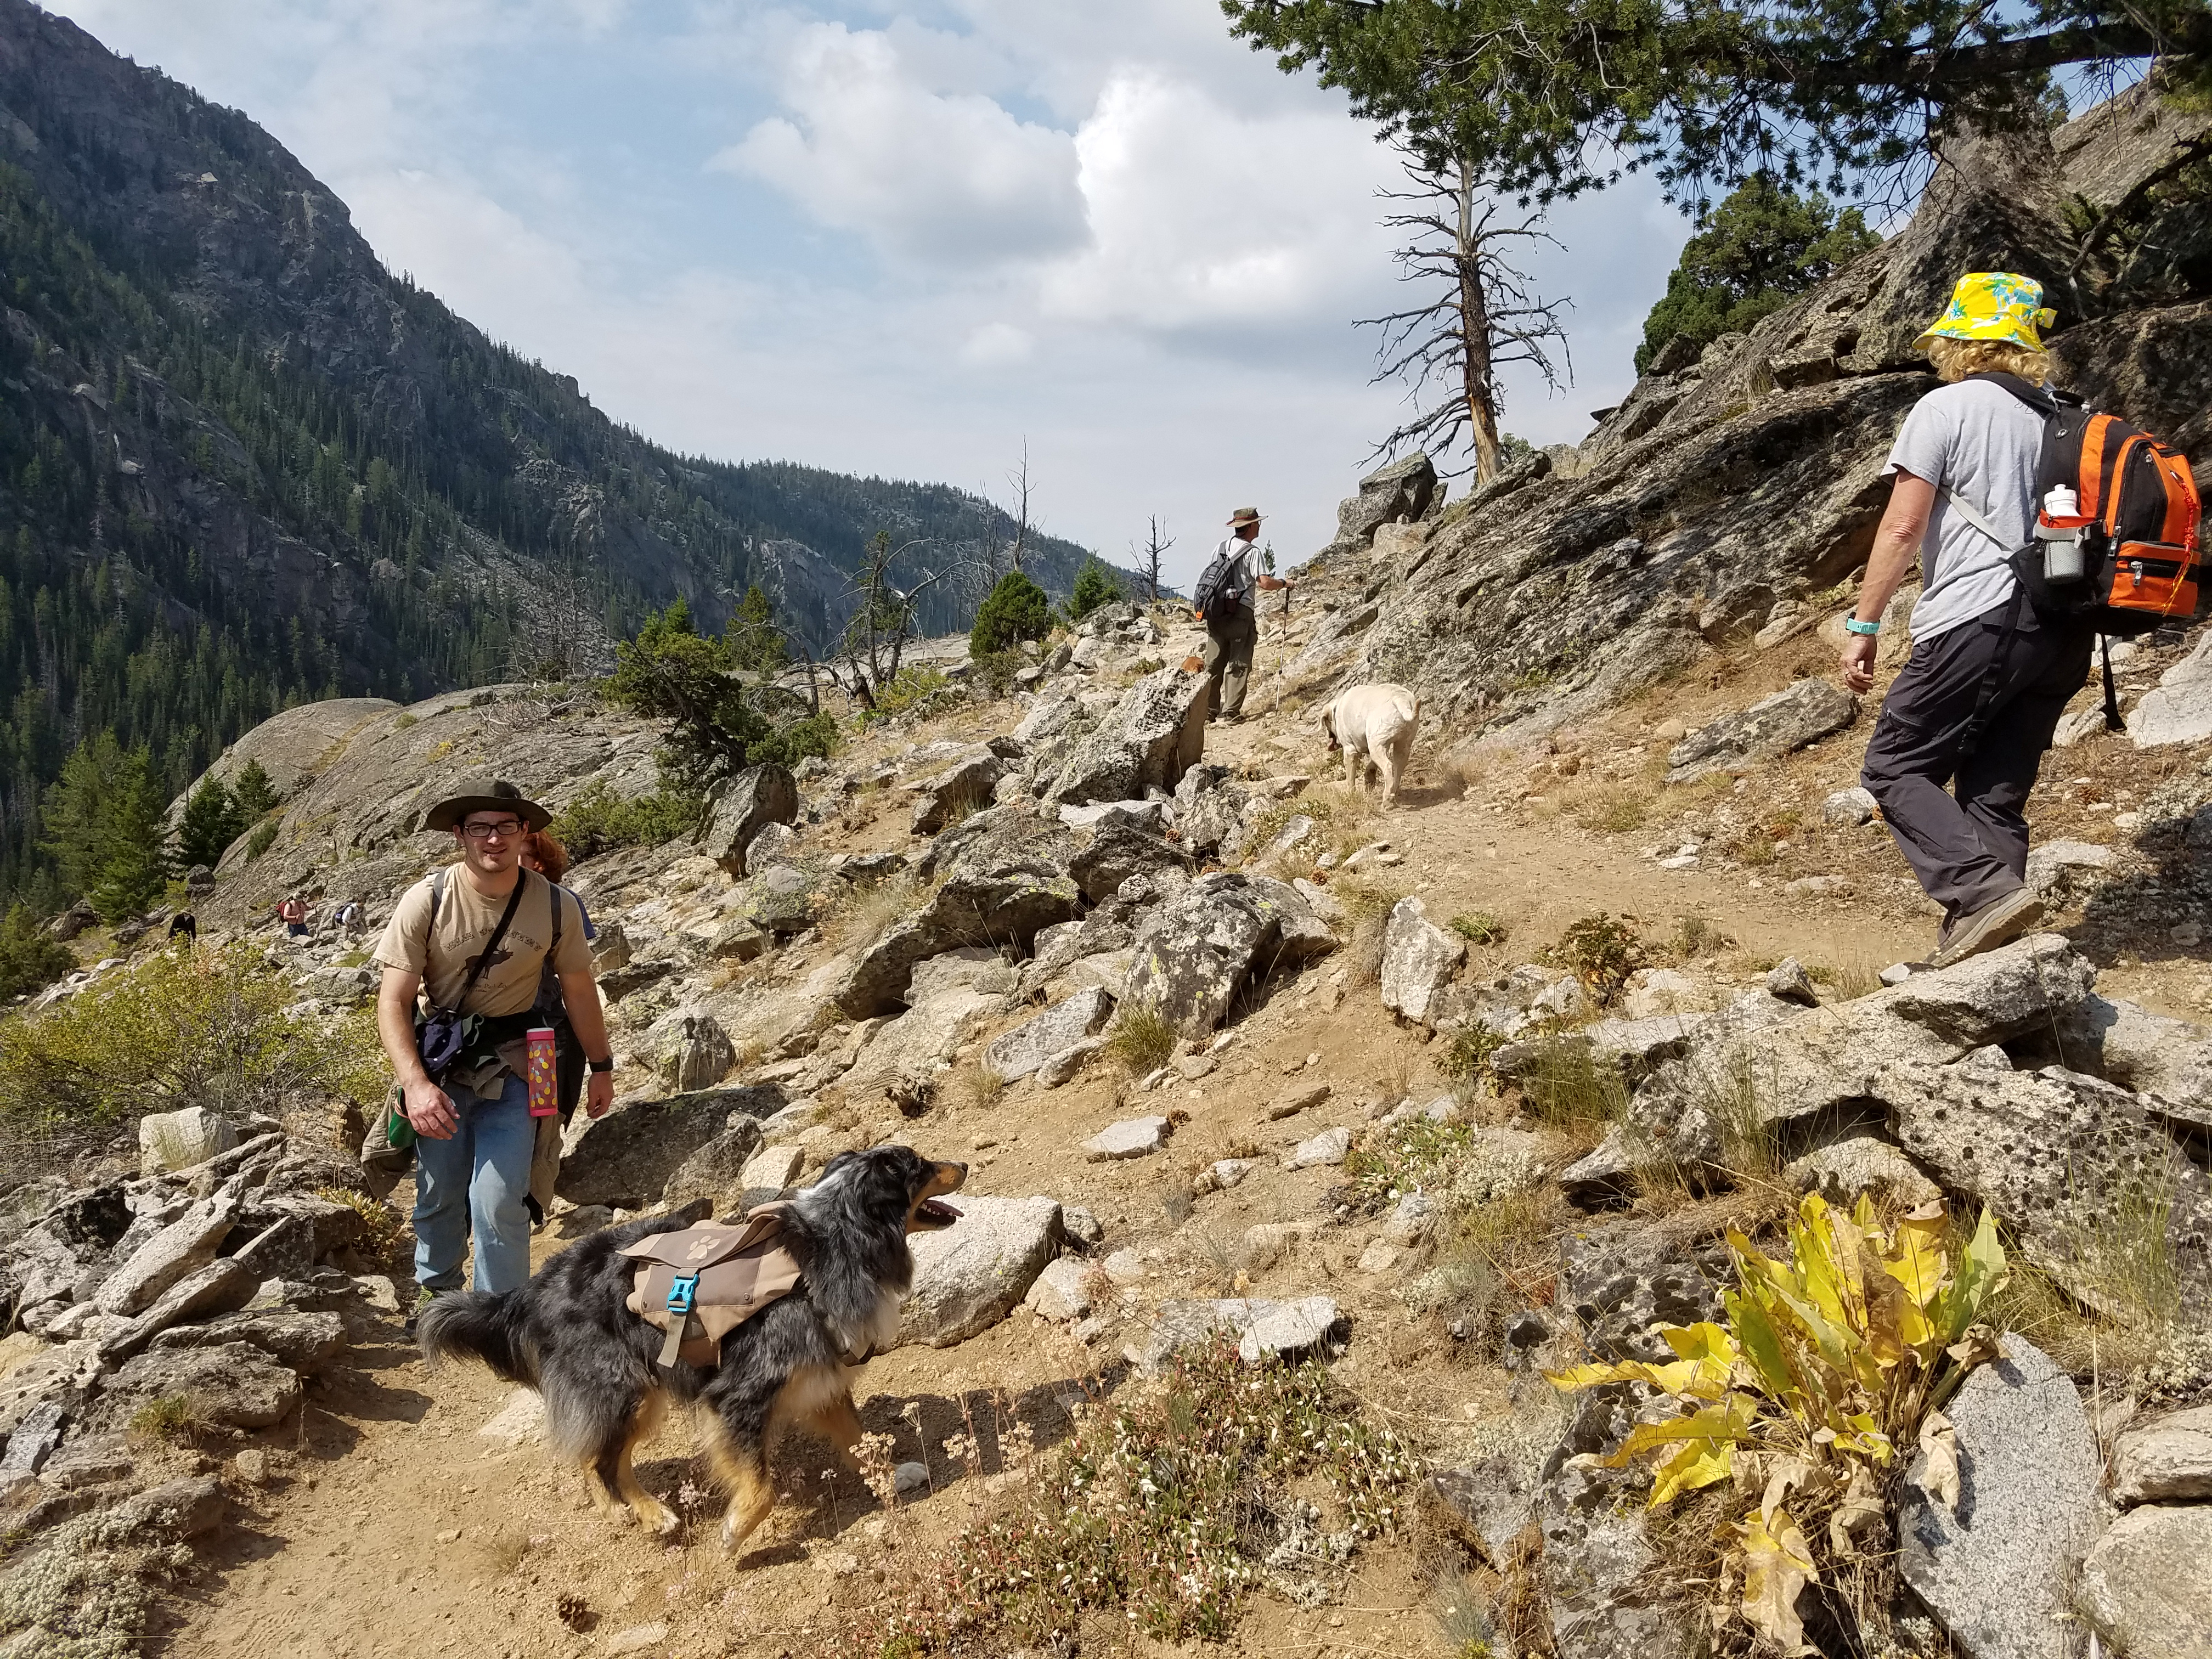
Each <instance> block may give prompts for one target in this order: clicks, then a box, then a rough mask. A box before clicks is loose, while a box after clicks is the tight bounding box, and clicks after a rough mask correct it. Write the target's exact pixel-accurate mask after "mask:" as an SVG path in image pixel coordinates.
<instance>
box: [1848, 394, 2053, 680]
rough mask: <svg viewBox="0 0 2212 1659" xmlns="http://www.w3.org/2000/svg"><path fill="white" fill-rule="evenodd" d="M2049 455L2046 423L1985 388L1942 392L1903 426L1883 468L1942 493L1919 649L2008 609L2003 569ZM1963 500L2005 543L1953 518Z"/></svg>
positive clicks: (1915, 632)
mask: <svg viewBox="0 0 2212 1659" xmlns="http://www.w3.org/2000/svg"><path fill="white" fill-rule="evenodd" d="M2042 455H2043V416H2040V415H2039V414H2037V413H2036V412H2035V411H2034V410H2032V409H2030V408H2029V407H2028V406H2027V404H2024V403H2022V402H2021V400H2020V399H2019V398H2015V397H2014V396H2013V395H2012V393H2010V392H2007V391H2006V390H2005V389H2004V388H2003V387H2002V386H1992V385H1990V383H1989V382H1988V381H1987V380H1961V381H1960V382H1959V383H1958V384H1957V385H1955V386H1941V387H1938V388H1937V389H1936V391H1934V392H1929V394H1928V395H1927V396H1926V397H1924V398H1922V399H1921V400H1920V401H1919V402H1918V403H1917V404H1913V405H1912V412H1911V414H1909V415H1907V416H1905V425H1904V427H1903V428H1901V429H1900V430H1899V433H1898V435H1897V442H1896V443H1895V444H1894V445H1893V447H1891V449H1890V452H1889V460H1888V462H1887V464H1886V465H1884V466H1883V468H1882V474H1883V476H1884V477H1887V476H1888V475H1889V474H1891V473H1893V472H1896V471H1906V472H1910V473H1911V475H1912V476H1913V477H1916V478H1925V479H1926V480H1927V481H1928V482H1929V483H1932V484H1934V485H1935V486H1936V491H1937V494H1936V505H1935V507H1934V508H1933V509H1932V510H1931V512H1930V513H1929V519H1928V533H1927V535H1926V536H1925V537H1924V538H1922V541H1921V544H1920V568H1921V589H1920V599H1919V601H1918V603H1917V604H1916V605H1914V606H1913V607H1912V637H1913V640H1914V641H1915V642H1916V643H1917V642H1918V641H1922V640H1925V639H1932V638H1934V637H1935V636H1936V635H1938V634H1941V633H1943V632H1946V631H1947V630H1948V629H1954V628H1956V627H1958V626H1959V625H1960V623H1970V622H1972V621H1973V619H1974V618H1975V617H1978V616H1980V615H1981V614H1982V613H1983V612H1984V611H1989V610H1992V609H1994V608H1995V607H1996V606H1997V605H2002V604H2003V603H2004V601H2005V600H2006V599H2009V598H2010V597H2011V595H2012V590H2013V574H2012V568H2011V566H2009V565H2008V563H2006V561H2007V560H2008V558H2010V557H2011V556H2012V554H2013V551H2014V550H2015V549H2016V548H2019V547H2021V546H2022V545H2024V544H2026V543H2027V539H2028V536H2029V533H2030V532H2031V531H2032V530H2033V527H2034V524H2035V473H2036V466H2037V463H2038V462H2039V460H2040V459H2042ZM1944 490H1949V491H1952V492H1953V493H1954V494H1955V495H1959V496H1960V497H1961V498H1962V499H1964V500H1965V501H1966V503H1967V504H1968V505H1969V506H1971V507H1972V508H1973V509H1974V511H1975V512H1977V513H1980V514H1981V516H1982V517H1983V518H1984V519H1985V520H1988V521H1989V523H1990V527H1991V528H1992V529H1994V530H1996V532H1998V533H1999V534H2001V535H2002V536H2003V537H2004V538H2005V543H2004V545H2002V547H2000V546H1999V545H1998V544H1996V542H1994V541H1991V540H1990V538H1989V537H1987V536H1985V535H1984V534H1983V533H1982V532H1980V531H1979V530H1978V529H1976V528H1975V527H1974V526H1972V525H1971V524H1969V523H1967V522H1966V516H1965V515H1964V514H1963V513H1954V512H1953V511H1952V510H1951V504H1950V503H1949V502H1948V501H1946V500H1944V498H1943V495H1942V492H1943V491H1944Z"/></svg>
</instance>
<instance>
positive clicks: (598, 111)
mask: <svg viewBox="0 0 2212 1659" xmlns="http://www.w3.org/2000/svg"><path fill="white" fill-rule="evenodd" d="M46 4H47V5H48V7H49V9H52V10H55V11H58V12H60V13H62V14H64V15H68V16H70V17H71V18H74V19H75V20H76V21H78V22H79V23H81V24H82V25H83V26H84V27H86V28H88V29H89V30H90V31H91V32H92V33H94V34H95V35H97V36H98V37H99V38H100V40H103V41H104V42H106V44H107V45H108V46H111V47H112V48H113V49H115V50H116V51H118V52H125V53H127V54H129V55H130V56H131V57H133V58H136V59H137V60H138V61H139V62H140V63H143V64H157V65H159V66H160V67H161V68H162V69H163V70H167V72H168V73H170V74H171V75H173V76H176V77H177V78H178V79H179V80H181V81H184V82H186V83H188V84H190V85H191V86H193V87H195V88H197V89H198V90H199V91H200V92H201V93H202V94H204V95H206V96H207V97H209V98H211V99H214V100H216V101H218V102H221V103H224V104H229V105H233V106H237V107H239V108H240V109H243V110H244V111H246V112H247V113H248V114H250V115H251V116H252V117H253V118H255V119H256V120H258V121H259V122H260V123H261V124H262V125H264V126H265V127H267V128H268V129H269V130H270V131H271V132H273V133H275V134H276V137H278V138H279V139H280V140H282V141H283V143H285V144H286V145H287V146H288V147H289V148H290V149H292V150H293V152H294V153H295V155H298V156H299V157H300V158H301V161H304V162H305V163H306V164H307V166H308V167H311V168H312V169H313V171H314V172H315V173H317V174H318V175H319V177H321V178H322V179H324V180H325V182H326V183H328V184H329V185H331V187H332V188H333V189H334V190H335V191H337V193H338V194H339V195H340V196H341V197H343V198H344V199H345V200H346V201H347V203H348V204H349V205H350V206H351V208H352V210H353V213H354V218H355V222H356V224H357V225H358V226H359V227H360V228H361V229H362V232H363V233H364V234H366V235H367V236H368V240H369V241H370V242H371V243H372V244H373V245H374V246H375V248H376V249H377V251H378V252H379V253H380V255H381V256H382V257H383V258H384V259H385V260H386V263H387V264H390V265H391V266H392V268H394V269H395V270H410V271H411V272H413V273H414V275H415V276H416V280H417V281H419V282H421V283H423V284H425V285H426V286H428V288H430V289H433V290H434V291H435V292H436V293H437V294H438V295H441V297H442V298H444V299H445V300H446V301H447V302H448V303H449V304H451V305H452V306H453V307H454V308H455V309H456V310H458V311H459V312H460V313H462V314H463V315H465V316H466V317H468V318H470V319H471V320H473V321H475V322H476V323H477V324H478V325H481V326H482V327H483V328H484V329H485V330H486V331H488V332H489V333H490V334H492V335H493V336H495V337H498V338H500V339H502V340H505V341H507V343H510V344H512V345H513V346H515V347H516V348H517V349H520V350H522V351H523V352H525V353H526V354H528V355H530V356H536V357H538V358H541V359H543V360H544V362H546V363H547V364H548V365H550V367H553V368H556V369H559V370H561V371H562V372H564V373H568V374H574V375H576V376H577V377H578V379H579V380H580V381H581V382H582V383H583V385H584V386H585V388H586V390H587V391H588V392H590V393H591V395H592V398H593V400H594V401H595V402H596V403H598V404H599V406H600V407H601V408H603V409H605V410H608V411H609V412H610V413H611V414H612V415H614V416H616V417H617V418H618V419H621V420H623V421H627V422H629V423H631V424H632V425H635V427H637V428H639V429H640V430H641V431H643V432H644V433H646V434H647V435H649V436H651V437H653V439H655V440H657V441H660V442H663V443H665V444H669V445H671V446H674V447H678V448H681V449H685V450H689V451H693V452H696V453H703V454H707V455H711V456H714V457H716V458H718V459H729V460H749V459H790V460H798V461H804V462H808V463H811V464H813V465H820V466H826V467H833V468H836V469H838V470H840V471H852V472H862V473H869V472H873V473H881V474H885V475H890V476H896V477H915V478H924V479H933V480H943V481H945V482H947V483H954V484H958V485H961V486H963V487H965V488H968V489H976V490H979V491H981V492H982V493H985V494H987V495H992V496H994V498H996V499H998V500H1000V501H1006V499H1007V498H1008V493H1009V492H1008V489H1007V484H1006V475H1007V473H1008V472H1009V471H1011V470H1012V468H1013V467H1014V466H1015V465H1016V464H1017V462H1018V460H1019V459H1020V456H1021V453H1022V450H1023V447H1024V444H1026V446H1027V448H1028V453H1029V459H1030V481H1031V489H1032V501H1033V503H1034V504H1035V507H1036V513H1037V515H1038V516H1039V518H1040V519H1041V520H1042V524H1043V526H1044V527H1045V528H1046V529H1047V530H1048V531H1051V532H1054V533H1055V534H1059V535H1064V536H1067V537H1070V538H1073V539H1075V540H1077V541H1080V542H1083V543H1085V544H1089V545H1091V546H1094V547H1097V549H1099V550H1101V551H1102V552H1103V553H1105V554H1107V555H1108V556H1113V557H1120V556H1126V552H1127V546H1128V544H1129V543H1130V542H1131V541H1132V540H1133V538H1139V537H1141V535H1142V534H1143V531H1144V526H1145V521H1146V516H1147V515H1148V514H1151V513H1158V514H1161V515H1163V516H1164V517H1165V518H1166V519H1167V520H1169V526H1170V531H1171V532H1173V533H1174V534H1176V536H1177V537H1178V538H1179V539H1178V542H1177V545H1176V550H1175V551H1174V552H1173V553H1172V554H1171V555H1170V567H1171V568H1172V569H1173V570H1174V571H1175V572H1176V574H1179V575H1182V576H1184V577H1188V574H1191V573H1192V572H1193V571H1194V570H1195V568H1196V567H1197V565H1198V564H1199V563H1200V562H1202V559H1203V556H1204V553H1205V551H1206V549H1207V548H1209V547H1210V546H1211V544H1212V542H1213V541H1214V540H1215V539H1217V538H1218V537H1219V536H1220V535H1221V534H1222V533H1223V532H1222V531H1221V529H1220V528H1219V526H1220V523H1221V521H1222V520H1225V518H1227V516H1228V514H1229V511H1230V509H1231V508H1232V507H1237V506H1243V505H1245V504H1248V503H1256V504H1258V505H1259V506H1261V507H1262V508H1263V509H1264V510H1266V511H1267V512H1268V513H1270V515H1271V521H1270V525H1269V533H1270V539H1272V540H1273V543H1274V544H1275V545H1276V547H1277V549H1278V550H1279V553H1280V554H1282V555H1283V556H1285V560H1286V562H1295V561H1296V560H1297V559H1299V558H1303V557H1304V556H1306V555H1307V554H1309V553H1310V552H1311V551H1312V550H1314V549H1316V548H1317V547H1318V546H1319V545H1320V544H1322V542H1324V541H1326V540H1327V539H1328V535H1329V533H1330V531H1331V529H1332V527H1333V526H1334V509H1335V504H1336V501H1337V500H1338V498H1339V497H1340V496H1341V495H1345V494H1346V493H1348V491H1349V490H1350V489H1352V485H1353V483H1354V482H1355V480H1356V479H1357V477H1358V474H1359V472H1360V471H1363V470H1364V465H1363V464H1364V461H1365V460H1366V458H1367V456H1368V453H1369V451H1370V448H1371V447H1372V446H1373V444H1374V443H1375V441H1376V440H1377V439H1378V438H1379V437H1381V436H1382V435H1383V434H1384V433H1385V432H1387V431H1388V430H1389V429H1390V428H1392V427H1393V426H1395V425H1396V424H1397V423H1398V422H1399V421H1400V420H1401V418H1402V416H1403V410H1402V407H1401V398H1402V390H1401V388H1397V387H1392V386H1381V387H1378V386H1370V385H1368V384H1367V380H1368V376H1369V374H1370V372H1371V368H1372V358H1373V341H1372V339H1371V337H1370V333H1371V331H1364V330H1362V331H1355V330H1354V329H1353V328H1352V319H1354V318H1356V317H1361V316H1367V315H1372V314H1374V313H1378V312H1381V311H1383V310H1387V309H1390V308H1393V307H1395V306H1397V305H1399V304H1400V303H1401V302H1402V300H1403V293H1402V291H1401V289H1399V288H1398V286H1397V284H1396V283H1395V281H1394V270H1393V267H1392V265H1391V263H1390V259H1389V252H1390V241H1389V235H1388V234H1387V233H1386V232H1384V231H1383V230H1382V229H1381V228H1379V227H1378V225H1377V223H1376V221H1377V219H1378V218H1379V216H1380V204H1377V203H1376V200H1375V192H1376V191H1377V190H1378V189H1381V188H1384V187H1387V186H1389V185H1391V184H1392V183H1394V182H1395V176H1396V175H1395V163H1394V161H1393V159H1392V156H1391V155H1390V153H1389V151H1388V150H1387V149H1384V148H1383V147H1381V146H1379V145H1377V144H1376V143H1375V142H1374V138H1373V135H1372V132H1371V130H1370V129H1368V128H1366V127H1364V125H1360V124H1358V123H1356V122H1354V121H1352V119H1351V118H1349V117H1348V116H1347V115H1346V112H1345V106H1344V100H1343V99H1342V98H1341V96H1340V95H1339V94H1333V93H1327V92H1323V91H1322V90H1321V89H1320V88H1317V87H1316V86H1315V85H1314V84H1312V82H1311V81H1310V77H1309V78H1306V79H1303V80H1298V79H1292V78H1290V77H1286V76H1283V75H1281V74H1280V73H1279V72H1278V71H1277V70H1276V69H1275V68H1274V66H1273V62H1272V61H1271V60H1270V59H1268V58H1264V57H1262V56H1260V55H1257V54H1255V53H1253V52H1249V51H1248V50H1246V49H1245V48H1244V47H1243V46H1242V45H1240V44H1239V43H1237V42H1235V41H1232V40H1230V39H1229V38H1228V35H1227V32H1226V29H1225V25H1224V23H1223V21H1222V18H1221V16H1220V14H1219V12H1218V9H1217V8H1216V7H1215V6H1214V4H1213V3H1212V0H1112V3H1107V4H1101V3H1097V0H903V3H902V0H874V3H871V0H853V3H844V4H834V3H804V0H801V3H790V4H776V3H766V0H752V3H747V0H192V3H191V4H190V5H179V4H177V3H176V0H46ZM1552 229H1553V232H1554V234H1557V235H1558V236H1559V240H1561V241H1562V242H1563V243H1564V244H1565V248H1564V250H1563V251H1559V252H1552V251H1549V250H1546V251H1543V257H1541V258H1531V260H1530V261H1529V262H1528V263H1529V269H1530V271H1531V274H1532V275H1533V276H1535V277H1536V278H1537V280H1538V283H1539V285H1540V287H1541V289H1543V290H1544V291H1545V292H1546V293H1547V294H1548V295H1554V296H1559V297H1565V298H1568V299H1571V301H1573V306H1574V309H1573V310H1572V312H1571V313H1570V314H1569V325H1570V331H1571V342H1572V350H1573V360H1574V368H1575V377H1576V385H1575V386H1574V387H1573V388H1572V389H1571V391H1569V392H1567V393H1566V394H1565V396H1563V397H1559V398H1547V396H1546V394H1545V393H1544V392H1543V390H1542V389H1541V386H1539V385H1536V384H1535V383H1534V382H1533V380H1529V379H1527V378H1523V379H1521V380H1513V381H1509V385H1508V406H1507V410H1506V414H1505V424H1506V426H1507V428H1509V429H1510V430H1513V431H1516V432H1518V433H1521V434H1522V435H1524V436H1527V437H1529V438H1531V439H1533V440H1534V441H1537V442H1539V443H1543V442H1552V441H1573V440H1575V439H1577V438H1578V437H1580V436H1581V435H1583V433H1584V432H1585V431H1587V430H1588V428H1589V425H1590V422H1589V410H1592V409H1598V408H1602V407H1604V406H1606V405H1607V404H1611V403H1613V402H1616V401H1618V399H1619V398H1620V394H1621V393H1622V392H1624V391H1625V390H1626V387H1627V386H1628V384H1629V382H1630V381H1631V380H1632V373H1631V369H1630V364H1629V358H1630V355H1631V353H1632V350H1633V349H1634V345H1635V342H1636V340H1637V339H1638V337H1639V335H1640V331H1641V326H1642V320H1643V317H1644V312H1645V311H1646V310H1647V309H1648V308H1649V307H1650V304H1651V302H1652V301H1653V300H1655V299H1656V297H1657V296H1658V295H1659V294H1660V292H1661V291H1662V289H1664V287H1665V284H1666V273H1667V271H1668V269H1669V268H1670V267H1671V266H1672V264H1673V263H1674V256H1675V253H1676V252H1677V251H1678V250H1679V249H1680V245H1681V242H1682V240H1683V239H1684V238H1685V237H1686V235H1687V234H1688V229H1689V227H1688V225H1687V223H1686V222H1685V221H1684V220H1683V219H1682V218H1681V216H1680V215H1679V214H1677V213H1676V212H1675V211H1674V210H1672V209H1671V208H1668V206H1666V205H1665V204H1663V203H1662V202H1661V201H1659V200H1658V198H1657V196H1656V191H1655V190H1654V189H1653V188H1652V186H1650V185H1649V184H1648V183H1645V182H1643V181H1635V182H1632V183H1631V184H1629V185H1623V186H1621V187H1620V188H1618V189H1616V190H1614V191H1610V192H1608V193H1607V194H1605V195H1603V196H1601V197H1595V198H1593V199H1590V200H1586V201H1583V202H1579V203H1576V204H1570V205H1568V206H1567V207H1565V208H1564V209H1562V210H1559V212H1558V213H1557V214H1555V215H1554V217H1553V224H1552Z"/></svg>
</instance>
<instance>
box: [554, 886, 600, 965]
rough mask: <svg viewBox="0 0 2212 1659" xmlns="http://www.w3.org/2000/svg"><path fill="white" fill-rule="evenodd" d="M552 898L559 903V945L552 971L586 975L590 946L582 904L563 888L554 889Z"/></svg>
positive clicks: (590, 953)
mask: <svg viewBox="0 0 2212 1659" xmlns="http://www.w3.org/2000/svg"><path fill="white" fill-rule="evenodd" d="M553 892H554V896H556V897H557V898H558V899H559V900H560V901H561V907H562V909H561V943H560V945H559V946H558V948H556V950H555V951H554V952H553V971H554V972H555V973H556V974H588V973H590V972H591V971H592V946H591V942H590V939H589V938H588V937H587V936H586V933H585V932H584V903H583V901H582V900H581V899H580V898H578V897H577V896H575V895H574V893H572V892H570V891H569V890H568V889H567V888H565V887H556V888H555V889H554V890H553Z"/></svg>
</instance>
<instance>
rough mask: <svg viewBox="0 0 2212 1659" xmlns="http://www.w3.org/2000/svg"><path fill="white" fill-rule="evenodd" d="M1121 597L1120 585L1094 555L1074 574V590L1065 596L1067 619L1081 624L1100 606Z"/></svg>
mask: <svg viewBox="0 0 2212 1659" xmlns="http://www.w3.org/2000/svg"><path fill="white" fill-rule="evenodd" d="M1120 598H1121V583H1119V582H1117V581H1115V580H1114V577H1113V574H1112V573H1111V572H1109V570H1108V569H1107V568H1106V567H1105V566H1104V565H1103V563H1101V562H1099V560H1098V559H1097V556H1095V555H1094V556H1091V558H1088V559H1085V561H1084V562H1083V568H1082V569H1081V570H1079V571H1078V572H1077V573H1076V575H1075V590H1074V592H1072V593H1070V594H1069V595H1068V596H1067V619H1068V621H1070V622H1081V621H1082V620H1083V619H1084V618H1085V617H1087V616H1089V615H1090V614H1091V612H1092V611H1096V610H1097V608H1098V607H1099V606H1100V605H1111V604H1112V603H1113V602H1114V601H1115V600H1116V599H1120Z"/></svg>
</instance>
